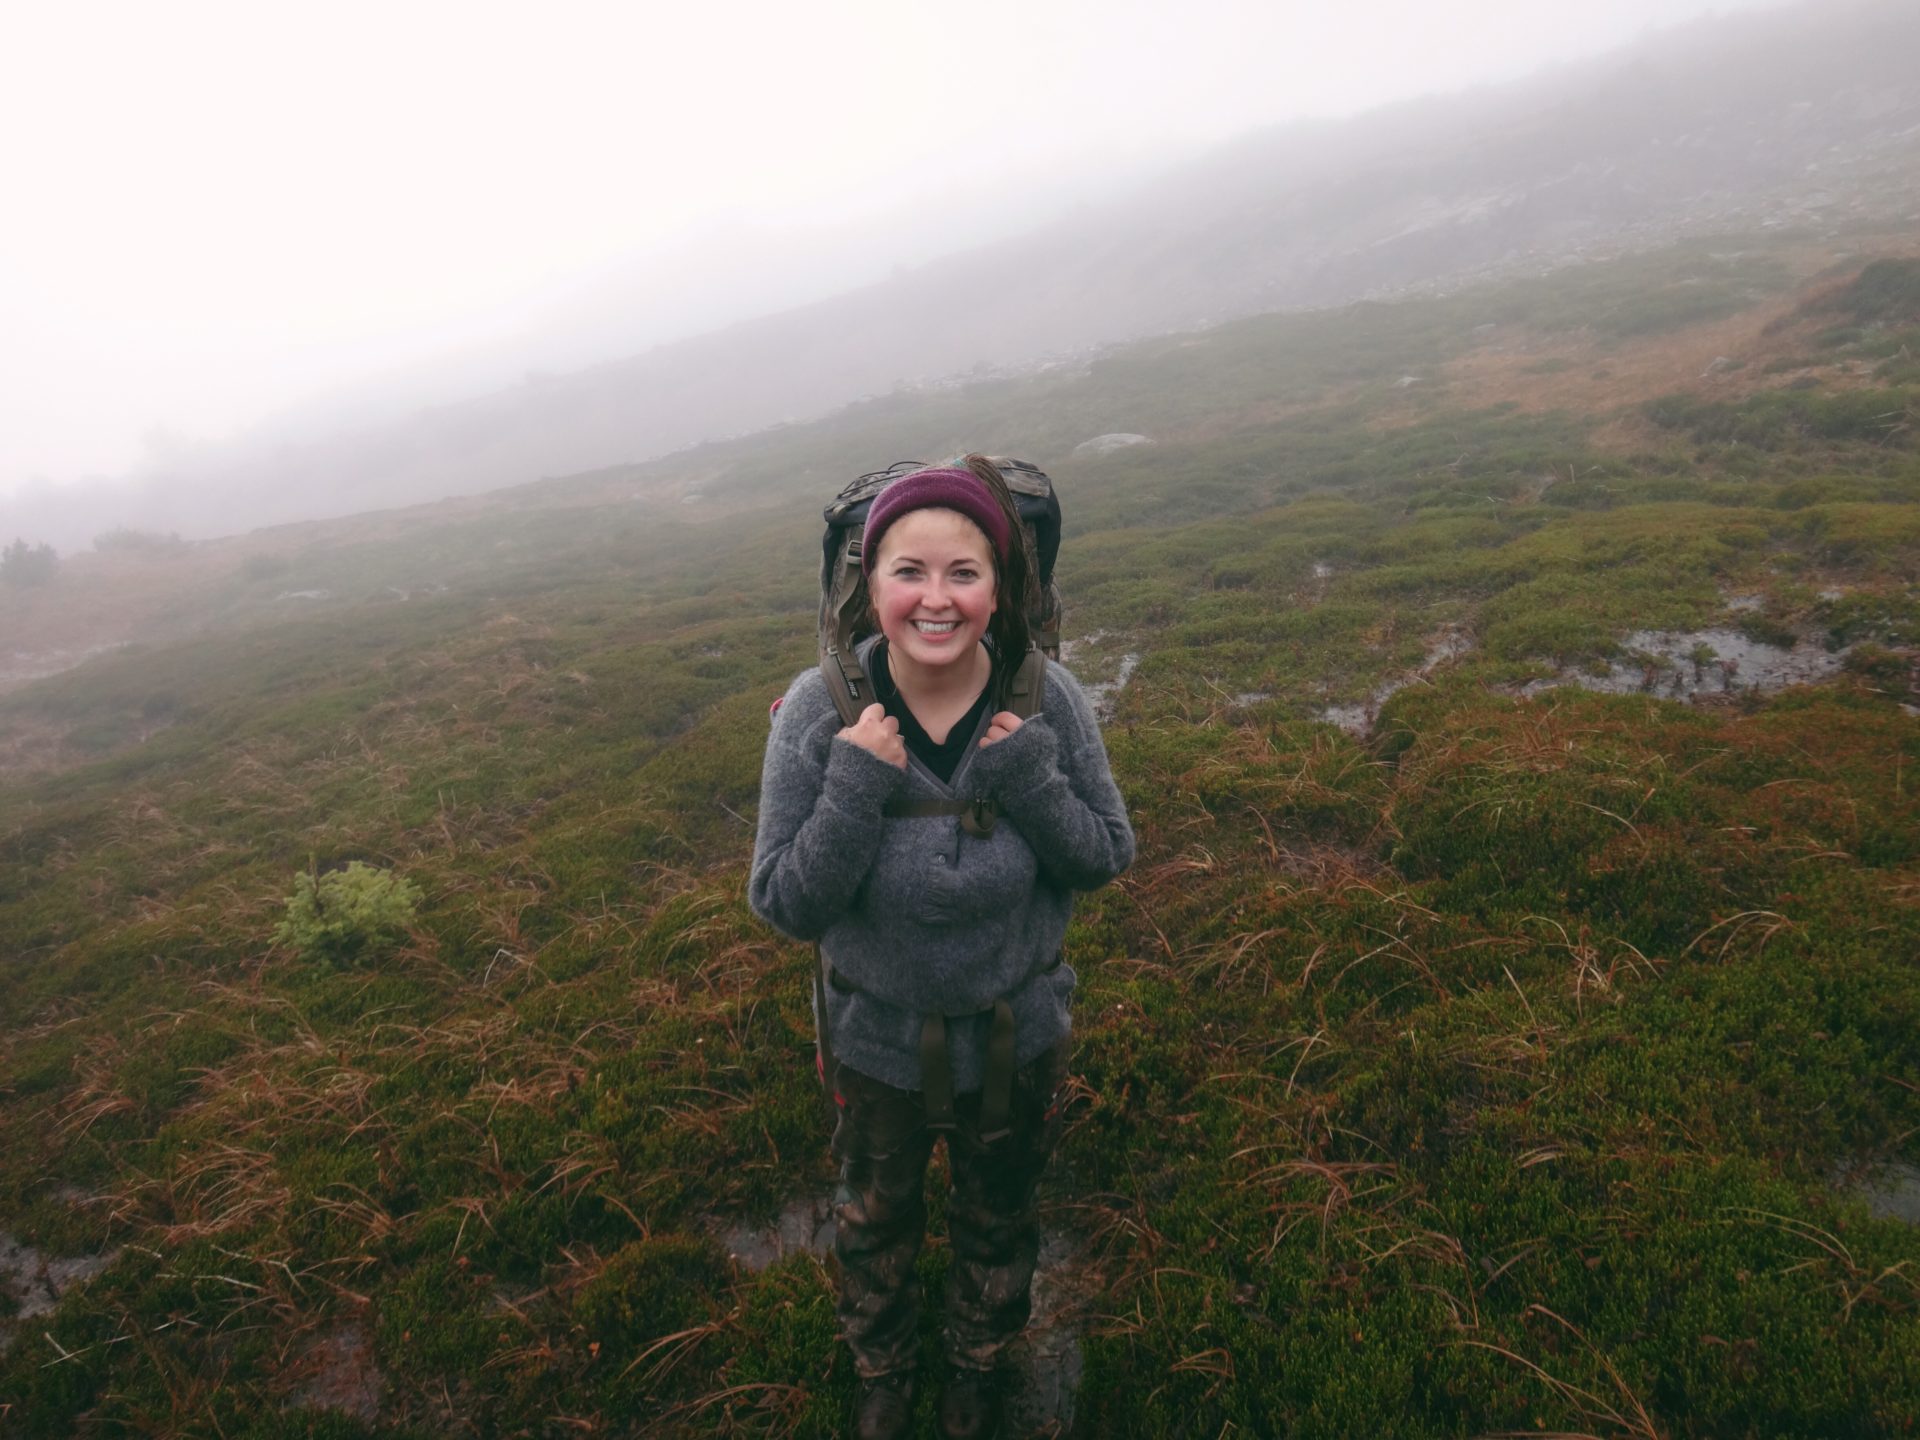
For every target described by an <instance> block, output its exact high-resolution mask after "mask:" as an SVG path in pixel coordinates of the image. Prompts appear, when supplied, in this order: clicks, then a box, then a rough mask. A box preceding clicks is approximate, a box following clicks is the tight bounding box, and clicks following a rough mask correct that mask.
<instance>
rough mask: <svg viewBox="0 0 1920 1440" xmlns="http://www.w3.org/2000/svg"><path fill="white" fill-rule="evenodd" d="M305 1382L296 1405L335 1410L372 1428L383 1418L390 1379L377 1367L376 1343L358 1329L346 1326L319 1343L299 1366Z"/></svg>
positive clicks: (296, 1392)
mask: <svg viewBox="0 0 1920 1440" xmlns="http://www.w3.org/2000/svg"><path fill="white" fill-rule="evenodd" d="M295 1367H296V1373H297V1374H299V1375H300V1376H301V1377H302V1378H301V1380H300V1383H299V1385H298V1386H297V1388H296V1389H295V1390H294V1392H293V1394H292V1397H291V1399H292V1403H293V1404H294V1405H296V1406H301V1407H304V1408H306V1409H309V1410H331V1411H334V1412H336V1413H338V1414H342V1415H350V1416H352V1417H353V1418H354V1419H356V1420H359V1421H362V1422H363V1423H365V1424H368V1425H371V1424H373V1423H374V1422H375V1421H377V1420H378V1419H379V1418H380V1392H381V1390H382V1389H384V1388H385V1386H386V1383H387V1382H386V1377H385V1376H384V1375H382V1374H381V1373H380V1368H379V1367H378V1366H377V1365H376V1364H375V1363H374V1359H373V1342H372V1341H371V1340H370V1339H369V1338H368V1336H367V1333H366V1331H365V1330H363V1329H361V1327H360V1326H358V1325H343V1326H341V1327H340V1328H339V1329H338V1330H335V1331H332V1332H331V1333H329V1334H327V1335H323V1336H321V1337H320V1339H318V1340H316V1341H315V1342H314V1343H313V1344H312V1345H311V1346H310V1347H308V1349H307V1350H306V1352H305V1353H304V1354H303V1355H301V1357H300V1358H299V1360H298V1361H297V1362H295Z"/></svg>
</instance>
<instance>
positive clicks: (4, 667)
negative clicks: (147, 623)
mask: <svg viewBox="0 0 1920 1440" xmlns="http://www.w3.org/2000/svg"><path fill="white" fill-rule="evenodd" d="M126 647H127V642H126V641H125V640H115V641H111V642H109V643H107V644H105V645H86V646H82V647H80V648H79V649H75V650H15V651H14V652H13V653H12V654H11V655H10V656H8V657H7V658H6V659H5V660H4V661H0V689H7V688H11V687H12V686H15V685H27V684H30V683H32V682H33V681H35V680H45V679H46V678H47V677H48V676H50V675H59V674H62V673H64V672H66V671H68V670H72V669H73V668H75V667H76V666H79V665H84V664H86V663H87V661H89V660H91V659H93V657H94V656H96V655H110V654H112V653H113V652H114V651H115V650H124V649H126Z"/></svg>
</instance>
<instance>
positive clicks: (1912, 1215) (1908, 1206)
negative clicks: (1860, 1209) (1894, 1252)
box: [1835, 1160, 1920, 1225]
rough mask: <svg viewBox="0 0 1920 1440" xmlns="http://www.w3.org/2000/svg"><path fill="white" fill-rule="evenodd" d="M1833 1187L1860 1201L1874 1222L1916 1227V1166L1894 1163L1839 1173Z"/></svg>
mask: <svg viewBox="0 0 1920 1440" xmlns="http://www.w3.org/2000/svg"><path fill="white" fill-rule="evenodd" d="M1835 1184H1836V1186H1837V1188H1839V1189H1841V1190H1843V1191H1847V1192H1850V1193H1852V1194H1853V1195H1855V1196H1857V1197H1858V1198H1860V1199H1861V1200H1864V1201H1865V1202H1866V1206H1867V1210H1868V1212H1869V1213H1870V1214H1871V1215H1873V1217H1874V1218H1875V1219H1877V1220H1903V1221H1905V1222H1906V1223H1907V1224H1909V1225H1920V1165H1909V1164H1907V1163H1905V1162H1904V1161H1898V1160H1896V1161H1894V1162H1893V1163H1892V1164H1890V1165H1878V1166H1872V1167H1869V1168H1867V1169H1865V1170H1860V1171H1851V1172H1843V1173H1842V1174H1841V1175H1840V1176H1839V1177H1837V1178H1836V1180H1835Z"/></svg>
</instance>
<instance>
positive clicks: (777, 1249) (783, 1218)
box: [719, 1195, 833, 1272]
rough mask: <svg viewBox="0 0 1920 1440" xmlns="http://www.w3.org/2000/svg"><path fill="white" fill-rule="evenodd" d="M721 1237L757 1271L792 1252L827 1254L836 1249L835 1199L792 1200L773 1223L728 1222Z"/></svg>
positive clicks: (734, 1254)
mask: <svg viewBox="0 0 1920 1440" xmlns="http://www.w3.org/2000/svg"><path fill="white" fill-rule="evenodd" d="M719 1239H720V1243H721V1244H722V1245H724V1246H725V1247H726V1249H727V1253H728V1254H729V1255H731V1256H732V1257H733V1258H734V1259H735V1260H736V1261H738V1262H739V1264H740V1266H741V1268H742V1269H745V1270H751V1271H756V1272H757V1271H761V1270H764V1269H766V1268H767V1267H768V1266H769V1265H772V1264H773V1263H774V1262H775V1261H779V1260H784V1259H786V1258H787V1256H789V1255H798V1254H802V1253H805V1254H808V1255H819V1256H825V1255H826V1254H828V1252H830V1251H831V1250H832V1249H833V1202H832V1200H830V1199H829V1198H828V1197H826V1196H824V1195H821V1196H813V1197H802V1198H799V1199H796V1200H789V1201H788V1202H787V1203H786V1206H785V1207H784V1208H783V1209H782V1210H781V1211H780V1215H779V1218H778V1219H776V1220H775V1221H774V1222H773V1224H771V1225H747V1224H740V1223H736V1224H732V1225H727V1226H724V1227H723V1228H722V1229H721V1230H720V1235H719Z"/></svg>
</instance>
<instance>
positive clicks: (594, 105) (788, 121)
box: [0, 0, 1778, 494]
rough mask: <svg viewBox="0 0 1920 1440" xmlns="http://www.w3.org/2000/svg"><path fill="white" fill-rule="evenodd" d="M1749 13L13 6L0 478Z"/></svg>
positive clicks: (5, 100) (0, 239) (1108, 6)
mask: <svg viewBox="0 0 1920 1440" xmlns="http://www.w3.org/2000/svg"><path fill="white" fill-rule="evenodd" d="M1755 8H1778V3H1777V0H1588V3H1586V4H1585V5H1582V6H1580V7H1578V8H1574V7H1562V6H1549V5H1544V4H1541V3H1540V0H1454V3H1451V4H1436V3H1434V0H1372V3H1367V4H1349V5H1334V6H1328V5H1325V4H1324V3H1320V0H1314V3H1300V0H1185V3H1180V4H1173V3H1133V0H966V3H964V4H961V3H946V4H940V5H930V4H914V3H910V0H857V3H856V0H849V3H833V0H822V3H819V4H814V5H804V6H796V5H791V4H783V3H770V0H716V3H712V4H709V5H705V6H700V5H688V4H684V3H676V4H673V5H666V4H647V3H627V4H567V3H553V0H546V3H541V4H539V5H538V6H535V5H533V4H488V3H484V0H480V3H476V0H462V3H459V4H441V3H433V4H426V3H418V4H416V3H407V0H381V3H378V4H360V3H349V0H326V3H324V4H320V3H311V4H309V3H287V0H246V3H209V0H163V3H152V0H141V3H132V4H97V3H88V0H64V3H50V4H37V5H36V4H29V3H25V0H21V3H16V4H12V5H9V6H8V7H7V9H6V12H5V19H4V21H3V22H0V195H4V196H5V213H6V217H7V218H6V219H5V221H4V222H3V223H0V395H4V397H5V398H4V402H0V494H4V493H7V492H9V491H11V490H13V489H14V488H16V487H18V486H19V485H21V484H22V483H23V482H27V481H29V480H32V479H34V478H36V477H37V478H41V479H44V480H46V481H51V482H54V483H59V484H64V483H67V482H70V481H72V480H75V479H77V478H79V477H82V476H84V475H86V474H88V473H90V472H93V473H114V472H119V471H123V470H125V469H127V468H129V467H130V466H133V465H135V464H136V462H138V461H139V460H140V459H141V457H142V455H143V451H144V450H145V449H146V448H148V447H152V446H155V445H158V446H161V447H164V445H165V444H166V443H167V440H166V437H167V436H170V435H171V436H179V437H187V438H190V439H216V438H220V437H221V436H223V435H226V434H228V433H230V432H232V431H233V430H234V429H235V428H236V427H243V426H245V425H247V424H249V423H252V422H254V421H257V420H259V419H260V418H261V417H262V416H264V415H266V414H268V413H271V412H272V411H274V410H276V409H279V408H281V407H284V406H287V405H289V404H293V403H295V402H298V401H300V400H302V399H303V398H307V397H310V396H312V395H313V394H315V393H316V392H321V391H325V390H328V389H330V388H334V387H339V386H345V385H351V384H353V383H354V382H356V381H357V380H362V379H364V377H366V376H368V375H370V374H376V373H381V372H387V371H391V370H394V369H397V368H403V367H408V366H418V365H420V364H421V363H423V362H426V361H429V360H431V359H432V358H433V357H435V356H439V355H444V354H447V353H450V352H454V351H458V350H460V349H462V348H463V347H467V348H470V347H476V346H487V345H491V346H494V347H496V348H497V347H498V346H499V344H500V342H501V341H502V340H503V338H504V337H507V336H510V335H512V334H514V333H515V332H517V331H520V330H522V329H526V328H529V327H537V326H538V324H539V323H540V321H541V320H542V317H544V316H548V315H549V314H551V312H553V311H554V310H555V309H556V308H563V307H564V305H565V304H566V302H567V297H568V296H569V295H570V294H575V293H577V292H578V291H579V290H580V289H581V287H582V286H583V285H586V284H588V283H589V280H588V278H587V277H591V276H594V275H601V276H604V275H606V274H607V273H609V272H610V271H615V270H620V269H622V268H623V267H624V270H625V272H626V273H627V274H628V277H629V284H631V272H632V269H633V263H634V262H633V259H632V257H634V256H636V255H641V256H645V255H655V256H661V257H670V260H671V263H670V264H668V266H667V268H668V271H669V272H671V271H673V270H674V269H676V268H679V269H681V270H688V269H690V268H691V267H692V265H693V259H694V257H697V256H698V255H699V254H700V252H701V251H702V249H703V248H704V247H706V246H708V245H709V244H711V243H712V242H713V241H714V238H715V237H718V236H723V235H725V234H726V233H728V231H730V230H732V229H735V228H740V229H743V230H746V231H749V232H750V233H753V234H756V235H764V233H765V232H767V231H770V230H771V231H780V230H794V231H798V232H803V233H802V234H801V236H800V238H799V239H797V240H796V242H795V245H796V251H797V250H799V249H803V248H805V245H806V243H807V241H806V236H808V235H811V236H813V237H815V238H816V240H817V238H818V237H819V236H821V235H830V234H833V233H838V230H839V229H840V228H844V226H845V225H846V223H847V222H848V221H850V220H853V221H859V220H870V219H873V218H876V217H881V216H885V215H889V214H894V213H897V212H898V210H899V209H900V207H902V206H903V205H911V206H912V207H914V208H915V209H916V210H917V211H919V212H920V213H921V214H923V215H933V214H938V213H939V210H940V207H942V206H949V207H957V206H959V205H961V203H962V202H961V201H960V200H959V199H958V198H956V197H963V196H977V195H979V194H982V193H988V192H990V191H991V190H992V189H993V188H994V187H997V186H1003V185H1004V186H1006V187H1007V188H1008V190H1009V193H1014V192H1017V191H1019V190H1021V189H1022V187H1031V186H1033V185H1034V184H1035V183H1036V182H1037V181H1038V179H1039V178H1040V177H1043V176H1045V175H1047V174H1050V173H1054V172H1056V171H1057V170H1059V169H1060V168H1061V167H1066V166H1074V167H1079V168H1083V169H1084V170H1085V171H1086V172H1087V173H1101V172H1112V171H1115V170H1118V169H1119V168H1120V167H1121V166H1122V165H1123V164H1124V162H1125V161H1126V160H1127V158H1128V157H1129V156H1130V155H1135V154H1139V155H1144V156H1146V157H1148V158H1154V157H1160V156H1167V155H1172V154H1175V153H1178V152H1179V151H1181V150H1182V149H1185V148H1191V147H1194V146H1198V145H1203V144H1205V143H1208V142H1211V141H1215V140H1220V139H1225V138H1228V137H1230V136H1232V135H1235V134H1238V133H1241V132H1243V131H1246V130H1249V129H1252V128H1255V127H1257V126H1260V125H1265V124H1271V123H1274V122H1278V121H1283V120H1287V119H1291V118H1295V117H1301V116H1337V115H1343V114H1349V113H1352V112H1354V111H1357V110H1361V109H1366V108H1370V107H1372V106H1375V105H1378V104H1380V103H1382V102H1385V101H1389V100H1393V99H1398V98H1403V97H1409V96H1413V95H1418V94H1422V93H1428V92H1433V91H1439V90H1452V89H1458V88H1460V87H1462V86H1466V85H1471V84H1475V83H1481V82H1487V81H1497V80H1501V79H1506V78H1510V77H1512V76H1515V75H1518V74H1521V73H1524V72H1525V71H1527V70H1530V69H1533V68H1535V67H1537V66H1539V65H1541V64H1544V63H1548V62H1553V61H1559V60H1567V59H1572V58H1576V57H1579V56H1583V55H1588V54H1593V53H1596V52H1599V51H1601V50H1604V49H1607V48H1611V47H1613V46H1617V45H1619V44H1621V43H1624V42H1627V41H1630V40H1632V39H1634V38H1635V37H1636V36H1638V35H1640V34H1642V33H1644V32H1645V31H1646V30H1648V29H1649V28H1651V27H1653V26H1655V25H1661V24H1671V23H1674V22H1677V21H1681V20H1685V19H1688V18H1691V17H1695V16H1700V15H1707V14H1713V13H1721V14H1725V13H1728V12H1730V11H1734V10H1743V9H1755ZM967 208H968V212H969V213H970V214H974V215H975V222H974V223H975V226H976V227H977V225H978V223H979V222H978V213H977V210H976V208H975V207H971V206H969V207H967ZM931 233H933V232H932V231H930V230H929V229H928V228H927V227H920V228H917V229H916V230H915V231H914V232H913V235H912V237H910V240H911V243H910V245H909V248H912V246H920V247H922V248H923V249H924V248H925V247H926V246H927V245H928V244H929V243H931V242H929V241H928V239H927V238H926V237H927V235H928V234H931ZM955 233H956V235H963V236H964V237H965V238H968V239H971V238H972V237H973V233H974V232H973V231H972V230H969V229H968V228H967V227H964V226H962V227H958V228H956V231H955ZM903 243H908V240H907V239H903ZM904 258H924V255H909V256H906V257H904ZM672 283H673V282H672V280H671V275H670V273H669V275H668V276H666V277H663V279H662V281H661V284H662V285H663V286H667V287H671V285H672ZM643 288H644V287H643ZM775 298H778V297H777V296H776V297H775ZM793 298H794V299H796V300H797V299H802V298H810V297H807V296H803V295H796V296H794V297H793ZM662 307H663V308H662V309H661V314H662V316H663V317H665V316H670V315H673V314H674V313H675V312H673V311H672V309H671V306H670V305H666V304H665V302H664V301H663V302H662ZM720 318H723V319H731V318H738V317H737V316H726V315H723V316H721V317H720ZM684 322H685V317H684V316H681V317H679V320H678V322H677V323H678V328H681V329H684V328H686V325H685V323H684ZM660 323H661V324H662V325H663V326H664V327H665V328H667V329H673V328H676V322H675V321H672V320H669V319H666V318H663V319H662V320H661V322H660ZM659 338H669V337H668V336H666V335H664V334H663V335H662V336H660V337H659ZM572 358H576V359H577V358H593V357H572Z"/></svg>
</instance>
